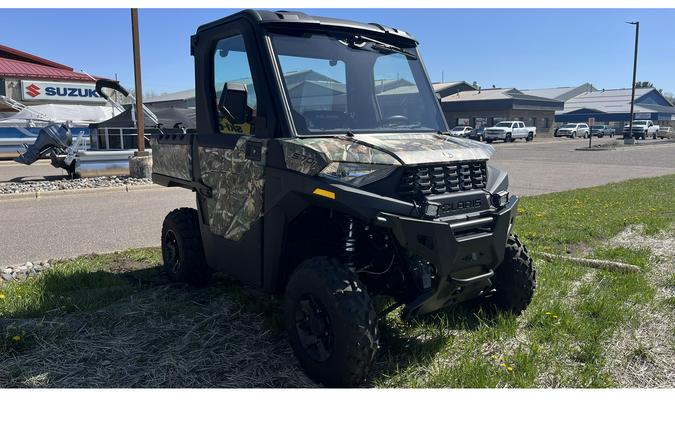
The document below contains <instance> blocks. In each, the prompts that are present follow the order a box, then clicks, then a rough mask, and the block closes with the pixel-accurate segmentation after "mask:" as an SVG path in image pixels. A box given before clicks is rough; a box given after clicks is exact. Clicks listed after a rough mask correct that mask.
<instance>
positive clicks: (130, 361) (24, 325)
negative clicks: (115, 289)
mask: <svg viewBox="0 0 675 422" xmlns="http://www.w3.org/2000/svg"><path fill="white" fill-rule="evenodd" d="M219 290H222V286H221V287H218V286H216V287H213V288H210V289H204V290H202V291H196V292H195V290H194V289H189V288H187V287H183V286H175V285H164V286H158V287H153V288H151V289H148V290H145V291H143V292H141V293H139V294H137V295H134V296H132V297H130V298H128V299H125V300H123V301H120V302H117V303H115V304H113V305H111V306H108V307H106V308H104V309H101V310H98V311H96V312H92V313H81V314H71V315H67V316H64V317H60V318H51V319H49V318H41V319H29V320H18V319H17V320H14V321H7V322H9V323H12V324H13V325H14V326H15V327H16V329H17V330H21V331H23V332H27V333H30V334H29V335H27V336H26V338H25V340H24V341H25V343H26V345H25V350H19V351H18V352H17V353H15V354H14V356H12V357H9V358H7V359H5V360H4V361H3V362H2V363H0V386H4V387H106V388H109V387H155V388H156V387H189V388H194V387H311V386H315V384H313V383H312V382H311V381H310V380H309V379H308V378H307V377H306V376H305V375H304V373H303V372H302V370H301V369H300V368H299V367H298V365H297V361H296V359H295V357H294V356H293V353H292V351H291V349H290V347H289V346H288V343H287V342H286V341H285V339H284V338H283V335H282V334H278V333H274V332H272V330H271V329H270V328H268V324H266V323H265V319H264V316H263V315H260V314H256V313H252V312H248V311H246V310H245V309H244V308H243V307H242V306H241V305H239V304H237V302H238V301H236V300H233V299H232V297H231V295H228V294H223V292H222V291H219Z"/></svg>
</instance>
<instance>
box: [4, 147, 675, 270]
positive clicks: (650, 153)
mask: <svg viewBox="0 0 675 422" xmlns="http://www.w3.org/2000/svg"><path fill="white" fill-rule="evenodd" d="M587 142H588V141H584V140H566V139H565V140H542V139H537V140H535V141H534V142H531V143H524V142H515V143H512V144H499V143H497V144H494V146H495V149H496V150H497V153H496V154H495V156H494V157H493V159H492V160H491V163H492V164H493V165H496V166H498V167H501V168H504V169H506V170H507V171H508V172H509V181H510V190H511V191H512V192H513V193H515V194H518V195H537V194H541V193H547V192H556V191H563V190H568V189H574V188H579V187H588V186H595V185H603V184H606V183H609V182H615V181H620V180H626V179H632V178H639V177H653V176H659V175H665V174H674V173H675V143H668V144H665V143H664V144H660V145H644V146H639V147H631V148H617V149H616V150H613V151H593V152H585V151H575V150H574V149H575V148H578V147H581V146H584V145H586V144H587ZM58 172H59V170H56V169H53V168H52V167H51V166H50V165H49V164H48V163H46V162H45V163H39V164H34V165H32V166H30V167H26V166H21V165H16V166H14V165H12V164H11V163H8V162H2V163H0V183H2V181H7V180H16V179H17V178H24V179H23V180H26V178H31V179H33V180H37V179H40V178H41V177H42V176H48V177H55V176H58V175H59V173H58ZM193 195H194V194H193V193H192V192H190V191H187V190H184V189H178V188H171V189H159V188H158V189H152V190H142V191H131V192H100V193H87V194H77V195H63V196H51V197H45V198H41V199H20V200H0V268H1V267H3V266H5V265H15V264H21V263H24V262H26V261H41V260H45V259H49V258H65V257H73V256H77V255H82V254H87V253H92V252H109V251H115V250H121V249H126V248H130V247H142V246H156V245H159V240H160V232H161V224H162V221H163V219H164V216H165V215H166V214H167V213H168V212H169V211H170V210H172V209H173V208H176V207H181V206H194V196H193ZM139 222H140V223H139Z"/></svg>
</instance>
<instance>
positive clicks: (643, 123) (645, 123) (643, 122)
mask: <svg viewBox="0 0 675 422" xmlns="http://www.w3.org/2000/svg"><path fill="white" fill-rule="evenodd" d="M633 124H634V125H640V126H646V125H647V121H645V120H634V121H633Z"/></svg>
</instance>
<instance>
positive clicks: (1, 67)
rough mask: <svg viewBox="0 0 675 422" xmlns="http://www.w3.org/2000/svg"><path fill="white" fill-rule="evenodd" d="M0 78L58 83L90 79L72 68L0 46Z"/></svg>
mask: <svg viewBox="0 0 675 422" xmlns="http://www.w3.org/2000/svg"><path fill="white" fill-rule="evenodd" d="M0 76H3V77H10V78H35V79H50V80H60V81H89V82H91V80H92V79H91V77H89V76H88V75H85V74H84V73H79V72H75V71H73V68H72V67H68V66H65V65H62V64H60V63H56V62H53V61H51V60H47V59H43V58H41V57H38V56H34V55H32V54H29V53H26V52H23V51H20V50H16V49H14V48H11V47H7V46H5V45H0Z"/></svg>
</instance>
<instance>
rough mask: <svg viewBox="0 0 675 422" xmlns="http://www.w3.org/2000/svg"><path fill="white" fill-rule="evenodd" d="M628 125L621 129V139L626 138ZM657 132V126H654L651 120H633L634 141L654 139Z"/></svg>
mask: <svg viewBox="0 0 675 422" xmlns="http://www.w3.org/2000/svg"><path fill="white" fill-rule="evenodd" d="M629 130H630V125H625V126H624V127H623V137H624V138H628V131H629ZM658 132H659V125H655V124H654V122H652V121H651V120H633V138H635V139H640V138H642V139H647V138H652V139H656V137H657V136H658Z"/></svg>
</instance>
